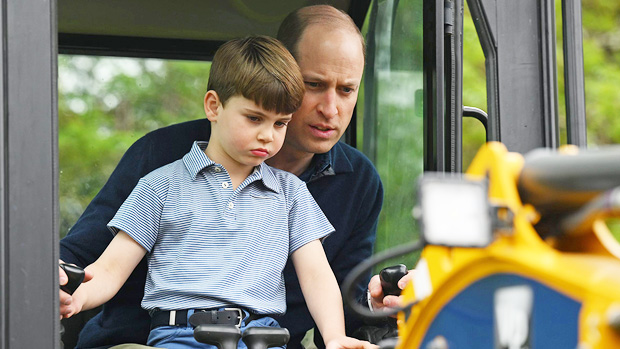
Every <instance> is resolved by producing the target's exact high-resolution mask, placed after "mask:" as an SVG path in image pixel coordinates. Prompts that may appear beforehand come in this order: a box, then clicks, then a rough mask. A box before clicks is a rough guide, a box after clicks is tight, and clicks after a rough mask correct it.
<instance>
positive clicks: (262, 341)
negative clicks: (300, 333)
mask: <svg viewBox="0 0 620 349" xmlns="http://www.w3.org/2000/svg"><path fill="white" fill-rule="evenodd" d="M290 338H291V335H290V334H289V332H288V330H287V329H286V328H278V327H248V328H247V329H246V330H245V331H244V332H243V337H242V339H241V340H242V341H243V342H244V343H245V344H246V345H247V346H248V348H249V349H267V348H271V347H283V346H284V345H285V344H286V343H288V340H289V339H290Z"/></svg>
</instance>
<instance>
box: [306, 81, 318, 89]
mask: <svg viewBox="0 0 620 349" xmlns="http://www.w3.org/2000/svg"><path fill="white" fill-rule="evenodd" d="M306 86H308V87H312V88H316V87H319V83H318V82H314V81H306Z"/></svg>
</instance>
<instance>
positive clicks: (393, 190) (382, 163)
mask: <svg viewBox="0 0 620 349" xmlns="http://www.w3.org/2000/svg"><path fill="white" fill-rule="evenodd" d="M372 11H373V12H372V13H371V14H370V17H369V19H368V21H367V22H368V23H367V28H366V31H367V33H366V41H367V44H368V52H367V63H366V70H365V73H364V74H365V77H364V91H363V97H361V98H363V100H360V101H359V102H358V132H359V133H358V137H357V139H358V140H360V141H359V144H358V147H360V148H361V149H362V150H363V151H364V153H365V154H366V155H367V156H368V157H369V158H370V159H371V160H372V161H373V162H374V163H375V166H376V167H377V170H378V171H379V175H380V176H381V180H382V181H383V186H384V191H385V197H384V201H383V209H382V211H381V216H380V221H379V228H378V234H377V243H376V248H375V251H381V250H384V249H386V248H389V247H393V246H397V245H401V244H403V243H407V242H410V241H413V240H415V239H417V238H418V233H417V227H416V226H415V222H414V220H413V217H412V214H411V210H412V208H413V206H414V203H415V185H416V180H417V178H418V176H419V175H420V174H421V173H422V171H423V157H424V155H423V154H424V153H423V140H424V138H423V130H424V127H423V118H422V111H423V109H422V99H423V98H422V97H423V94H422V83H423V74H422V68H423V64H422V43H423V42H422V41H423V40H422V39H423V36H422V28H423V22H422V0H404V1H391V0H387V1H375V2H373V4H372ZM414 261H415V258H414V257H413V256H408V257H406V258H399V259H398V262H399V263H400V262H404V263H406V265H407V266H409V267H412V266H413V265H414ZM390 264H394V262H391V263H390V262H388V263H386V264H384V265H382V266H380V267H383V266H386V265H390ZM380 267H379V268H380Z"/></svg>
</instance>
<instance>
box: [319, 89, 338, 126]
mask: <svg viewBox="0 0 620 349" xmlns="http://www.w3.org/2000/svg"><path fill="white" fill-rule="evenodd" d="M336 97H337V96H336V91H335V90H333V89H328V90H327V91H325V93H323V96H322V98H321V101H320V103H319V105H318V106H317V109H318V111H319V112H320V113H321V114H323V115H324V116H325V117H326V118H328V119H331V118H333V117H334V116H336V115H338V106H337V105H336Z"/></svg>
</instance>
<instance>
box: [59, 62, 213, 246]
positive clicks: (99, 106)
mask: <svg viewBox="0 0 620 349" xmlns="http://www.w3.org/2000/svg"><path fill="white" fill-rule="evenodd" d="M209 67H210V63H209V62H188V61H165V60H156V59H134V58H109V57H92V56H68V55H60V56H59V58H58V119H59V121H58V129H59V130H58V132H59V137H58V144H59V166H60V176H59V177H60V180H59V182H60V183H59V200H60V235H61V238H62V237H63V236H65V235H66V233H67V231H68V230H69V228H70V227H71V226H72V225H73V224H74V223H75V222H76V220H77V219H78V218H79V216H80V215H81V214H82V212H83V211H84V209H85V208H86V206H87V205H88V203H89V202H90V201H91V200H92V198H93V197H94V196H95V195H96V194H97V192H98V191H99V189H101V187H102V186H103V185H104V184H105V181H106V180H107V179H108V177H109V176H110V174H111V173H112V171H113V170H114V168H115V167H116V164H117V163H118V161H119V160H120V158H121V156H122V155H123V154H124V153H125V151H126V150H127V148H129V146H130V145H131V144H132V143H133V142H135V141H136V140H137V139H138V138H140V137H141V136H143V135H144V134H146V133H147V132H149V131H152V130H155V129H157V128H160V127H163V126H167V125H170V124H174V123H178V122H182V121H187V120H193V119H198V118H202V117H203V115H204V112H203V106H202V98H203V95H204V93H205V91H206V86H207V80H208V77H209Z"/></svg>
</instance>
